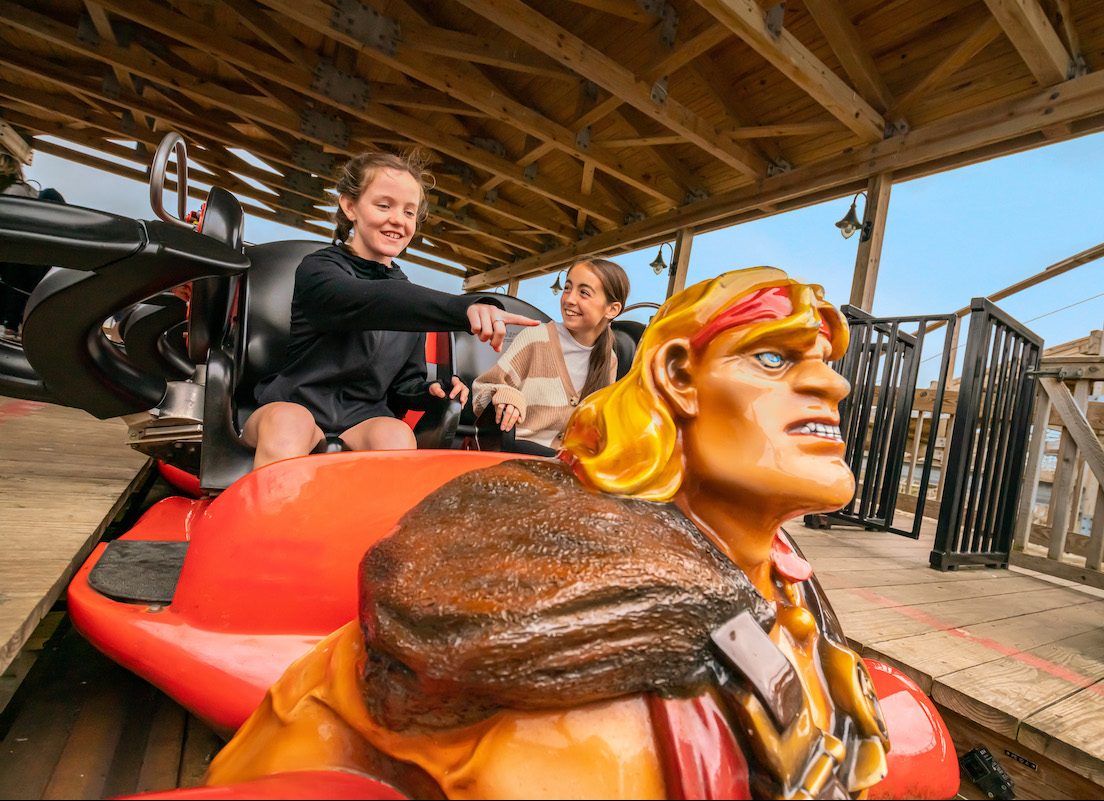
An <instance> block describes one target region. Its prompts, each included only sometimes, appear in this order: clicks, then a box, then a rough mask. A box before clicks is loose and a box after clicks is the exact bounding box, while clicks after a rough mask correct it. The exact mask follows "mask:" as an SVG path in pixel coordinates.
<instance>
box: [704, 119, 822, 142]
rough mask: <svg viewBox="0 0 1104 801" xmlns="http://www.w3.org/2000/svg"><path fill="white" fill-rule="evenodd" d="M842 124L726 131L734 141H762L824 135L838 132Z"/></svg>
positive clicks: (787, 125) (773, 126) (799, 125)
mask: <svg viewBox="0 0 1104 801" xmlns="http://www.w3.org/2000/svg"><path fill="white" fill-rule="evenodd" d="M839 129H840V124H839V122H838V121H836V122H828V121H825V122H793V123H789V124H783V125H741V126H739V127H737V128H732V129H730V130H728V131H725V133H726V134H728V135H729V136H731V137H732V138H733V139H760V138H764V137H766V138H775V137H786V136H815V135H817V134H822V133H831V132H832V131H838V130H839Z"/></svg>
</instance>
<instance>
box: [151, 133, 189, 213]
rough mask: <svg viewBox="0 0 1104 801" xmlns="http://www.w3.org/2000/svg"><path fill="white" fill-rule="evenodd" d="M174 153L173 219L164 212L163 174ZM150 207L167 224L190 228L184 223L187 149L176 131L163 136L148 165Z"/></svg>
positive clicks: (186, 199)
mask: <svg viewBox="0 0 1104 801" xmlns="http://www.w3.org/2000/svg"><path fill="white" fill-rule="evenodd" d="M173 150H175V151H176V208H177V216H176V217H173V216H172V215H171V214H169V213H168V212H167V211H165V203H164V197H165V173H166V171H167V170H168V166H169V155H170V154H171V153H172V152H173ZM149 187H150V206H152V207H153V213H154V214H156V215H157V216H158V217H160V218H161V219H162V220H164V221H165V222H167V223H170V224H172V225H177V226H179V227H181V228H188V229H190V228H191V227H192V225H191V223H187V222H184V218H185V216H187V213H188V211H187V203H188V147H187V145H185V144H184V137H182V136H181V135H180V134H178V133H177V132H176V131H170V132H169V133H167V134H165V136H164V138H163V139H162V140H161V144H159V145H158V146H157V152H156V153H155V154H154V156H153V163H152V164H151V165H150V183H149Z"/></svg>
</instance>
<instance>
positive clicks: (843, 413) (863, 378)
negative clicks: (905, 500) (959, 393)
mask: <svg viewBox="0 0 1104 801" xmlns="http://www.w3.org/2000/svg"><path fill="white" fill-rule="evenodd" d="M841 311H842V312H843V313H844V315H845V316H846V317H847V321H848V324H849V327H850V330H851V344H850V345H849V346H848V348H847V353H845V354H844V356H843V358H842V359H840V361H838V362H837V363H836V364H834V365H833V367H835V369H836V370H837V371H838V372H839V373H840V374H841V375H842V376H843V377H844V378H846V379H847V380H848V381H849V382H851V393H850V394H849V395H848V396H847V398H846V399H844V401H843V402H842V403H841V404H840V431H841V432H842V434H843V439H844V442H846V443H847V450H846V459H847V462H848V464H849V465H850V466H851V471H852V472H853V473H854V474H855V481H856V484H857V490H856V493H855V497H854V498H853V499H852V500H851V502H850V503H849V504H848V505H847V506H845V507H843V508H842V509H840V510H839V511H838V512H833V513H832V514H828V515H810V516H809V517H807V518H806V524H808V525H812V526H817V525H823V524H824V523H826V522H830V521H832V520H838V521H841V522H844V523H848V524H851V525H860V526H863V527H865V528H868V529H871V530H884V531H891V532H893V533H894V534H901V535H903V536H906V537H912V538H913V539H918V538H919V536H920V524H921V521H922V519H923V513H924V504H925V501H926V499H927V495H928V485H929V483H930V481H931V477H932V476H931V469H932V461H933V459H932V456H933V452H934V449H935V446H936V436H935V428H936V426H933V430H932V432H931V433H930V434H929V436H928V443H927V450H926V454H925V457H924V460H923V465H924V466H923V469H922V472H921V476H920V489H919V496H918V498H917V501H916V510H915V516H914V518H913V521H912V525H911V527H909V528H901V527H898V526H895V525H894V517H895V515H896V510H897V498H898V493H899V491H900V481H901V474H902V470H903V467H904V463H905V455H906V448H907V442H908V436H909V423H910V420H911V418H912V407H913V400H914V398H915V391H916V380H917V376H918V374H919V370H920V355H921V353H923V352H924V341H925V337H926V336H927V333H928V332H927V329H928V327H929V326H930V325H931V324H932V323H937V322H939V323H944V324H947V325H946V328H945V333H944V346H943V350H942V354H941V355H942V361H941V363H940V367H939V373H938V379H937V385H936V389H935V398H934V407H933V413H932V419H933V421H935V422H936V423H937V422H938V420H939V415H940V411H941V410H942V407H943V396H944V392H945V389H946V378H947V370H948V368H949V365H950V357H951V339H952V337H953V334H954V325H953V322H954V315H946V314H944V315H923V316H913V317H873V316H871V315H870V314H868V313H867V312H865V311H863V310H862V309H858V308H855V307H853V306H843V307H842V308H841ZM906 326H907V327H909V328H913V327H915V329H916V333H908V332H907V331H904V330H902V329H903V328H904V327H906ZM916 424H917V425H918V426H919V425H920V424H921V421H920V420H919V419H917V422H916Z"/></svg>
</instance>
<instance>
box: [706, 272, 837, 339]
mask: <svg viewBox="0 0 1104 801" xmlns="http://www.w3.org/2000/svg"><path fill="white" fill-rule="evenodd" d="M791 314H793V301H791V300H790V288H789V287H788V286H772V287H767V288H766V289H760V290H759V291H758V292H752V293H751V294H750V295H748V296H746V297H745V298H743V299H742V300H740V301H739V302H738V303H736V304H735V305H733V306H730V307H729V308H727V309H725V310H724V311H723V312H721V313H720V314H718V315H717V316H716V317H714V318H713V319H712V320H710V321H709V323H708V324H707V325H706V326H705V328H703V329H702V330H701V331H699V332H698V333H697V334H695V335H694V337H693V338H692V339H691V340H690V347H692V348H694V349H695V350H697V349H699V348H701V347H702V346H703V345H706V344H708V343H709V342H710V341H711V340H712V339H713V338H714V337H715V336H717V335H718V334H720V333H721V332H722V331H727V330H728V329H730V328H735V327H737V326H741V325H750V324H751V323H758V322H762V321H763V320H781V319H783V318H785V317H788V316H789V315H791ZM820 333H822V334H824V336H826V337H828V339H831V338H832V333H831V331H830V330H829V329H828V325H827V323H826V322H825V321H824V318H823V317H821V319H820Z"/></svg>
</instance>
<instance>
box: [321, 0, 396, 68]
mask: <svg viewBox="0 0 1104 801" xmlns="http://www.w3.org/2000/svg"><path fill="white" fill-rule="evenodd" d="M330 26H331V27H332V28H333V29H334V30H335V31H337V32H339V33H343V34H345V35H346V36H351V37H352V38H354V39H356V40H357V41H358V42H362V43H364V44H366V45H368V46H369V47H374V48H376V49H377V50H382V51H383V52H384V53H386V54H387V55H389V56H393V55H395V48H397V47H398V45H399V42H400V41H401V39H402V29H401V28H400V27H399V22H398V20H394V19H392V18H391V17H386V16H384V15H383V14H381V13H380V12H378V11H376V10H375V9H374V8H372V7H371V6H369V5H365V4H364V3H362V2H360V0H337V4H336V5H335V6H334V9H333V13H332V14H331V16H330Z"/></svg>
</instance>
